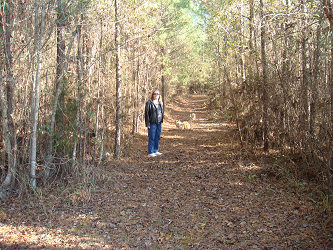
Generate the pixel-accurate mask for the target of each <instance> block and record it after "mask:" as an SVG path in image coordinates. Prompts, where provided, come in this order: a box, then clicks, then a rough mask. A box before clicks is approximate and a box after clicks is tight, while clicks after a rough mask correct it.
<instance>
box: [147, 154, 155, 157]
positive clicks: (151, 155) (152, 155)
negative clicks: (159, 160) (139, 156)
mask: <svg viewBox="0 0 333 250" xmlns="http://www.w3.org/2000/svg"><path fill="white" fill-rule="evenodd" d="M155 156H156V153H151V154H149V155H148V157H155Z"/></svg>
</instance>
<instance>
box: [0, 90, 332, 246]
mask: <svg viewBox="0 0 333 250" xmlns="http://www.w3.org/2000/svg"><path fill="white" fill-rule="evenodd" d="M205 101H206V96H201V95H192V96H188V97H184V98H179V99H175V100H173V101H172V102H170V103H167V106H166V110H167V112H166V119H165V122H164V124H163V130H162V139H161V144H160V151H161V152H162V153H163V155H161V156H159V157H155V158H148V157H147V136H146V130H145V128H141V130H140V131H139V133H138V134H137V135H136V136H135V137H133V138H132V139H131V143H128V144H126V146H125V147H124V149H123V157H122V159H121V160H118V161H114V160H109V161H107V162H106V163H105V165H104V166H103V167H100V168H99V169H93V168H83V169H88V170H85V171H86V172H84V171H83V172H82V173H81V174H82V175H86V177H85V179H84V178H83V180H86V181H84V182H82V183H76V184H75V185H72V186H65V185H61V184H54V187H53V188H52V189H51V190H49V191H47V192H46V191H45V190H44V191H40V193H36V195H35V196H34V197H32V198H29V199H25V200H24V201H19V200H18V199H15V198H12V199H11V200H8V201H6V202H3V203H2V204H1V209H0V221H1V224H0V225H1V229H0V245H1V249H13V248H19V249H24V248H29V247H30V248H46V249H52V248H55V249H56V248H57V249H58V248H77V249H103V248H104V249H135V248H147V249H225V248H232V249H266V248H272V249H285V248H304V249H306V248H314V249H325V248H327V249H328V248H330V246H331V245H330V244H331V243H332V242H331V241H330V239H332V235H331V233H332V232H330V231H329V225H326V226H324V224H325V223H326V224H327V221H325V220H324V219H323V218H324V217H321V214H320V211H321V210H320V209H318V204H317V203H315V202H314V201H313V200H311V199H309V196H307V195H306V193H304V192H303V193H297V192H295V190H296V189H290V188H286V187H287V185H286V182H285V178H277V177H276V176H273V177H274V178H272V176H271V174H270V172H271V171H265V169H271V168H272V166H271V164H274V162H270V161H268V160H267V158H269V157H264V156H261V157H259V156H258V155H254V154H249V152H247V151H246V150H242V149H241V147H240V146H239V144H238V139H237V133H235V125H234V124H230V123H228V122H214V121H211V120H210V119H209V112H208V110H207V109H206V107H205V105H204V103H205ZM191 113H195V114H196V120H194V121H190V124H191V129H190V130H178V129H177V128H176V125H175V122H176V121H177V120H181V121H185V120H187V121H189V120H190V114H191ZM270 159H271V158H270ZM328 223H330V222H328Z"/></svg>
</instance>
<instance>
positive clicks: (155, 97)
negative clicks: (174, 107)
mask: <svg viewBox="0 0 333 250" xmlns="http://www.w3.org/2000/svg"><path fill="white" fill-rule="evenodd" d="M159 95H160V93H158V92H154V94H153V98H154V100H158V97H159Z"/></svg>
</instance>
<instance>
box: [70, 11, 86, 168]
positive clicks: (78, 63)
mask: <svg viewBox="0 0 333 250" xmlns="http://www.w3.org/2000/svg"><path fill="white" fill-rule="evenodd" d="M82 21H83V15H82V14H81V21H80V22H82ZM81 29H82V25H81V23H79V24H78V27H77V60H76V70H77V99H76V108H77V110H76V119H75V128H76V131H75V133H74V134H75V137H74V145H73V154H72V168H74V167H75V165H76V154H77V144H78V138H79V135H80V134H81V126H80V113H81V88H82V87H81V86H82V78H83V70H84V69H83V57H82V45H81Z"/></svg>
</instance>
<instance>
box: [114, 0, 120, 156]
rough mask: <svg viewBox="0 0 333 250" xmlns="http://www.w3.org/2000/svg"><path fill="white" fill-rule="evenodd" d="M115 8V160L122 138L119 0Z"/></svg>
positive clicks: (115, 2) (115, 3) (116, 0)
mask: <svg viewBox="0 0 333 250" xmlns="http://www.w3.org/2000/svg"><path fill="white" fill-rule="evenodd" d="M114 8H115V35H114V40H115V45H116V49H117V51H116V135H115V146H114V158H119V154H120V137H121V65H120V25H119V16H118V0H115V1H114Z"/></svg>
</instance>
